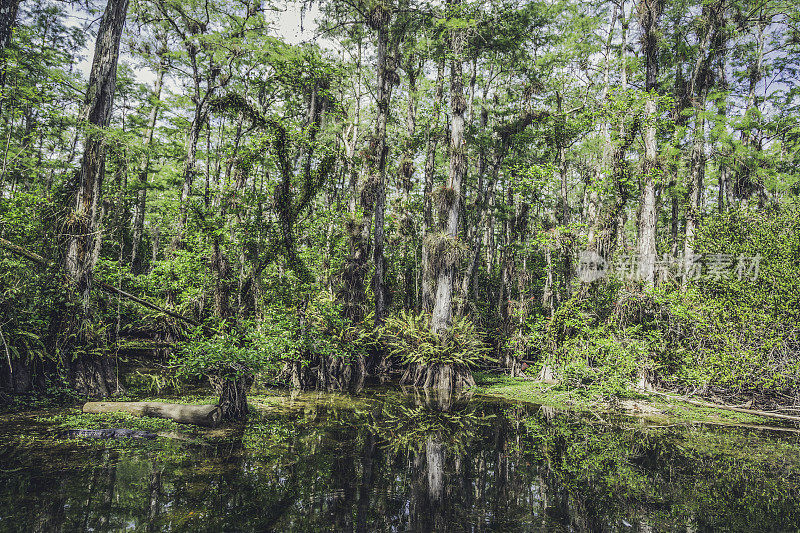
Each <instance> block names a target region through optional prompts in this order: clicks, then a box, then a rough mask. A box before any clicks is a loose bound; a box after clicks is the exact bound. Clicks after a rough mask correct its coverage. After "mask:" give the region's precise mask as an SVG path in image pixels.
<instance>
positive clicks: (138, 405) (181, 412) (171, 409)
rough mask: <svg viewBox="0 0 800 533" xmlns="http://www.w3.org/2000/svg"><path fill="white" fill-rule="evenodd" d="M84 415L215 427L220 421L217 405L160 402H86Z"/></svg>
mask: <svg viewBox="0 0 800 533" xmlns="http://www.w3.org/2000/svg"><path fill="white" fill-rule="evenodd" d="M83 412H84V413H95V414H96V413H130V414H132V415H136V416H152V417H155V418H166V419H169V420H174V421H175V422H179V423H181V424H194V425H196V426H204V427H216V426H218V425H219V423H220V422H221V421H222V410H221V409H220V408H219V406H218V405H182V404H177V403H161V402H86V403H85V404H84V405H83Z"/></svg>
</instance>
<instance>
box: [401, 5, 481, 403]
mask: <svg viewBox="0 0 800 533" xmlns="http://www.w3.org/2000/svg"><path fill="white" fill-rule="evenodd" d="M459 5H460V0H450V1H449V2H448V9H449V10H453V11H456V10H457V9H458V7H459ZM464 43H465V34H464V29H463V28H456V29H453V30H451V31H450V52H451V54H452V55H451V60H450V170H449V175H448V180H447V186H446V188H445V189H444V190H443V191H442V193H441V194H440V195H439V197H440V202H439V204H440V205H439V209H440V219H441V221H442V232H443V237H444V239H445V242H444V244H443V245H442V246H436V249H435V250H431V252H433V253H436V254H443V255H446V256H447V257H438V258H437V257H434V258H433V264H434V265H435V272H436V298H435V301H434V305H433V313H432V315H431V329H432V330H433V332H434V333H436V334H437V335H440V336H443V335H445V334H446V332H447V329H448V328H450V326H451V324H452V319H453V282H454V278H455V271H456V264H457V257H458V254H457V253H455V250H456V247H457V239H458V226H459V216H460V214H461V186H462V182H463V179H464V173H465V170H466V154H465V138H464V113H465V111H466V110H467V103H466V99H465V97H464V80H463V65H462V58H463V54H464ZM422 372H423V373H424V374H425V379H424V381H423V385H422V386H424V387H425V388H436V389H439V390H453V389H454V388H459V387H461V386H463V385H464V384H465V383H469V382H470V381H471V380H472V374H471V372H470V370H469V368H467V367H466V366H465V365H452V364H441V365H427V366H426V367H425V368H424V369H422ZM415 381H418V380H415Z"/></svg>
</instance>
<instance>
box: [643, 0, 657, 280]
mask: <svg viewBox="0 0 800 533" xmlns="http://www.w3.org/2000/svg"><path fill="white" fill-rule="evenodd" d="M662 9H663V2H662V0H640V2H639V4H638V5H637V14H638V18H639V25H640V26H641V28H642V33H643V37H642V55H643V56H644V58H645V91H646V92H647V94H646V95H645V102H644V115H645V128H644V161H643V164H642V194H641V199H640V203H639V205H640V208H639V240H638V241H637V242H638V253H639V276H640V277H641V279H642V280H644V282H645V283H646V284H648V285H652V284H653V279H654V273H655V259H656V224H657V222H658V206H657V202H658V190H657V189H658V176H657V174H658V144H657V139H656V129H657V126H656V120H657V115H656V113H657V111H658V109H657V106H658V104H657V96H658V95H657V94H656V91H657V87H658V68H659V61H658V49H659V46H658V34H659V27H658V21H659V18H660V17H661V11H662Z"/></svg>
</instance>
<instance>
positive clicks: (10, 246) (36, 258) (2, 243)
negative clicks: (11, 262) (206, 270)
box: [0, 238, 200, 326]
mask: <svg viewBox="0 0 800 533" xmlns="http://www.w3.org/2000/svg"><path fill="white" fill-rule="evenodd" d="M0 248H5V249H6V250H8V251H9V252H12V253H14V254H16V255H18V256H20V257H24V258H26V259H30V260H31V261H33V262H34V263H38V264H40V265H42V266H50V264H49V263H48V262H47V260H45V258H44V257H42V256H41V255H39V254H36V253H34V252H31V251H30V250H26V249H25V248H23V247H21V246H17V245H16V244H14V243H12V242H9V241H7V240H6V239H3V238H0ZM95 284H96V285H97V286H98V287H99V288H100V289H101V290H103V291H105V292H110V293H112V294H116V295H119V296H121V297H123V298H125V299H127V300H131V301H132V302H136V303H137V304H139V305H143V306H144V307H147V308H148V309H152V310H153V311H160V312H162V313H164V314H165V315H169V316H171V317H173V318H177V319H178V320H181V321H183V322H186V323H187V324H191V325H193V326H199V325H200V324H199V323H198V322H197V321H196V320H193V319H191V318H188V317H185V316H183V315H181V314H180V313H176V312H175V311H170V310H169V309H164V308H163V307H159V306H157V305H156V304H153V303H150V302H148V301H147V300H143V299H141V298H139V297H138V296H134V295H133V294H130V293H128V292H125V291H123V290H122V289H118V288H116V287H114V286H113V285H109V284H108V283H104V282H102V281H100V280H95Z"/></svg>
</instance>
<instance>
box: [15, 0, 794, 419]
mask: <svg viewBox="0 0 800 533" xmlns="http://www.w3.org/2000/svg"><path fill="white" fill-rule="evenodd" d="M290 15H292V16H296V18H297V24H298V25H304V29H303V32H302V33H303V34H305V35H308V34H311V37H309V38H308V39H307V40H306V41H305V42H296V41H297V40H296V39H291V38H289V36H288V35H287V33H286V32H285V31H279V29H278V28H279V26H280V24H279V23H280V22H281V21H282V20H283V22H284V27H285V21H286V18H287V17H289V16H290ZM798 69H800V6H798V5H797V4H796V3H795V2H792V1H790V0H785V1H784V0H765V1H754V0H702V1H681V2H665V1H663V0H630V1H626V0H596V1H592V2H577V1H574V0H547V1H527V0H446V1H444V2H441V1H436V0H318V1H312V0H307V1H305V2H302V3H297V4H293V3H290V4H288V5H286V4H284V3H281V2H277V1H276V2H275V3H270V2H264V1H262V0H237V1H234V2H223V1H218V0H130V1H129V0H108V2H107V3H101V2H93V1H90V0H83V1H77V0H76V1H56V0H2V1H0V90H1V91H2V92H0V141H2V142H0V149H1V152H2V153H1V154H0V156H1V157H2V167H1V168H0V344H2V346H0V350H1V351H0V354H2V356H3V361H2V364H1V365H0V398H2V400H3V401H10V400H11V398H12V397H13V396H14V395H19V394H28V393H32V392H35V393H37V394H38V393H46V394H53V395H59V394H61V395H67V396H69V397H73V398H75V397H77V396H80V397H87V396H90V397H105V396H113V395H118V394H122V393H124V389H125V379H124V369H125V368H126V365H127V364H129V363H130V362H131V361H133V360H137V361H141V360H146V361H147V362H148V363H149V364H151V365H156V366H159V367H160V368H162V377H163V382H164V383H170V382H188V381H197V382H199V381H203V382H207V380H209V381H210V382H211V384H212V385H213V386H214V387H215V389H216V391H217V394H218V395H219V398H220V406H221V407H222V410H223V412H224V415H225V417H226V418H228V419H237V418H241V417H243V416H245V415H246V412H247V403H246V396H247V392H248V390H249V389H250V388H251V387H253V386H254V385H256V384H265V383H269V384H275V383H281V384H284V385H286V386H288V387H291V388H295V389H309V388H311V389H313V388H321V389H329V390H346V389H351V388H358V387H360V386H361V385H362V384H363V383H364V381H365V379H381V380H388V379H392V380H395V381H399V382H401V383H405V384H409V385H415V386H418V387H423V388H427V389H437V390H458V389H462V388H465V387H470V386H472V385H473V384H474V379H473V371H474V370H476V369H480V370H484V371H501V372H504V373H507V374H510V375H512V376H520V375H527V376H530V377H533V378H537V377H538V379H542V380H548V381H553V382H557V383H558V386H559V387H568V388H578V389H596V390H600V391H601V392H602V393H603V394H607V395H619V394H625V393H626V392H627V391H629V390H633V389H634V388H637V387H638V388H653V387H655V388H660V389H664V390H672V391H680V392H687V393H688V392H692V393H697V394H701V395H706V396H711V395H714V396H716V397H722V398H725V397H727V398H737V399H748V398H749V399H751V400H753V401H755V402H756V403H757V404H760V405H775V404H776V403H781V404H785V403H793V402H794V401H795V400H796V399H797V397H798V394H799V393H800V358H798V353H800V285H799V284H798V270H797V269H798V267H800V201H798V199H799V197H800V170H798V167H797V165H798V163H799V162H800V122H798V118H800V87H798V84H797V79H798V76H800V74H799V73H798ZM70 395H72V396H70Z"/></svg>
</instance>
